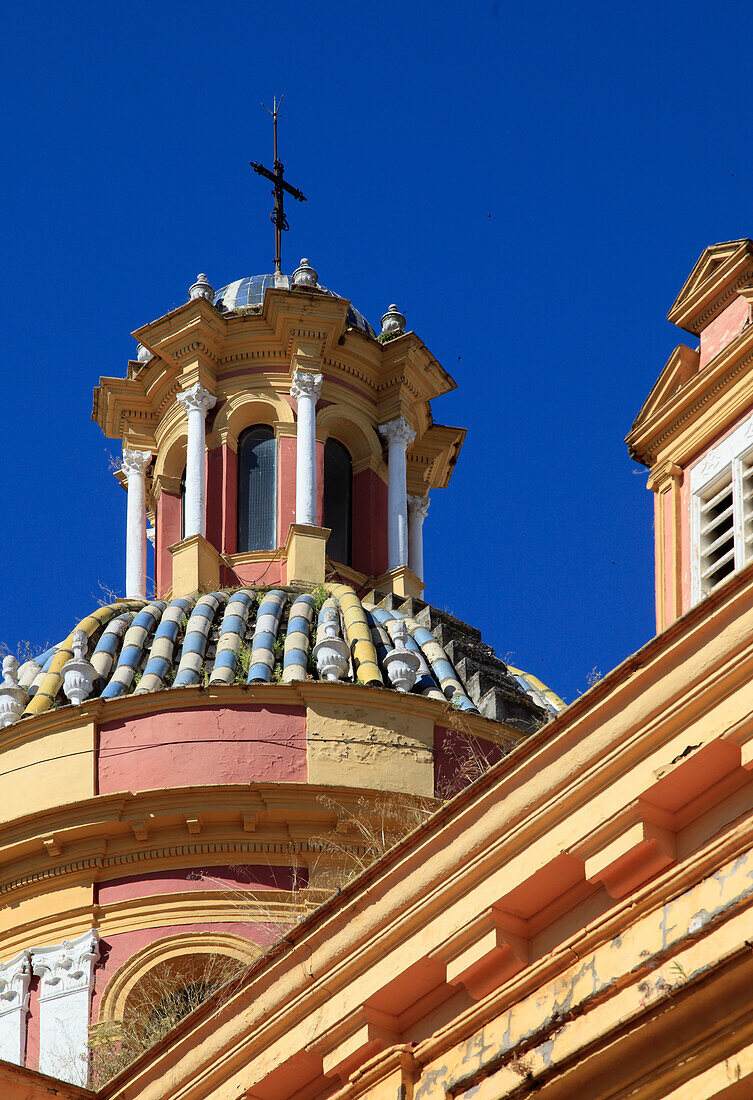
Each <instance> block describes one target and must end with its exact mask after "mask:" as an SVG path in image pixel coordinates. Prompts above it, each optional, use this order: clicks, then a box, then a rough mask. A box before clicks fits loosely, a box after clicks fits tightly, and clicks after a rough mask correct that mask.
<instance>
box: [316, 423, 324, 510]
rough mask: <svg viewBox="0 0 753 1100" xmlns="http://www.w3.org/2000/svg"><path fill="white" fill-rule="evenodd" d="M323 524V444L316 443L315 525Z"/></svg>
mask: <svg viewBox="0 0 753 1100" xmlns="http://www.w3.org/2000/svg"><path fill="white" fill-rule="evenodd" d="M323 524H324V444H323V443H322V442H321V441H320V440H318V439H317V441H316V525H317V527H322V526H323Z"/></svg>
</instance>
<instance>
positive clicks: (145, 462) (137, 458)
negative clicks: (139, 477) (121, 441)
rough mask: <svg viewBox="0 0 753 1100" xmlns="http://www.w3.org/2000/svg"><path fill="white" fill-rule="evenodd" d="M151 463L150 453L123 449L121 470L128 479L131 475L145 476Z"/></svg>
mask: <svg viewBox="0 0 753 1100" xmlns="http://www.w3.org/2000/svg"><path fill="white" fill-rule="evenodd" d="M151 461H152V452H151V451H131V450H128V449H127V448H125V447H124V448H123V461H122V463H121V467H120V468H121V470H122V471H123V473H124V474H125V475H126V477H129V476H130V475H131V474H145V473H146V471H147V469H148V467H149V463H150V462H151Z"/></svg>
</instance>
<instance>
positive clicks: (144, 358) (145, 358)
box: [136, 344, 154, 363]
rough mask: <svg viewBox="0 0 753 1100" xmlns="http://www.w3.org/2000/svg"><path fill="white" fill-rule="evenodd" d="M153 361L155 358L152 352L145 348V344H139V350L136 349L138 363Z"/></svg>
mask: <svg viewBox="0 0 753 1100" xmlns="http://www.w3.org/2000/svg"><path fill="white" fill-rule="evenodd" d="M152 359H154V356H153V355H152V353H151V352H150V350H149V348H145V347H144V345H143V344H139V346H138V348H137V349H136V360H137V362H139V363H148V362H149V361H150V360H152Z"/></svg>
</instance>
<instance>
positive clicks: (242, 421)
mask: <svg viewBox="0 0 753 1100" xmlns="http://www.w3.org/2000/svg"><path fill="white" fill-rule="evenodd" d="M280 423H282V424H294V423H295V417H294V415H293V410H292V408H291V407H290V405H289V404H288V402H287V401H286V400H285V398H284V397H282V396H281V395H280V394H279V393H277V392H276V391H274V390H272V389H269V390H246V391H242V392H239V393H234V394H231V395H230V396H229V397H227V398H225V400H224V402H223V404H222V407H221V408H220V409H219V411H218V413H217V416H216V417H215V420H214V424H213V425H212V434H213V435H219V436H220V438H221V439H222V440H223V441H224V442H226V443H227V444H228V445H229V446H230V447H232V449H233V450H234V451H235V450H237V447H238V437H239V436H240V435H241V433H242V432H243V431H245V429H246V428H251V427H254V426H255V425H257V424H267V425H269V426H270V427H275V425H277V424H280Z"/></svg>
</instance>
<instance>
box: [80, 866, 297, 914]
mask: <svg viewBox="0 0 753 1100" xmlns="http://www.w3.org/2000/svg"><path fill="white" fill-rule="evenodd" d="M307 881H308V872H307V870H306V868H305V867H273V866H270V865H269V864H261V863H260V864H248V865H247V866H243V867H184V868H179V869H177V870H175V869H172V870H169V871H154V872H152V873H151V874H146V875H127V876H125V877H123V878H118V879H110V880H109V881H107V882H102V883H99V884H98V885H97V886H96V887H95V889H96V897H95V900H96V903H97V904H98V905H110V904H112V903H113V902H120V901H127V900H129V899H131V898H146V897H155V896H157V895H159V894H175V893H186V892H189V893H190V892H191V891H194V890H229V891H232V892H233V893H235V892H237V891H240V892H242V891H244V890H253V891H254V893H258V892H259V891H264V890H292V889H293V887H294V886H296V885H297V886H299V887H300V886H304V885H306V883H307Z"/></svg>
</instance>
